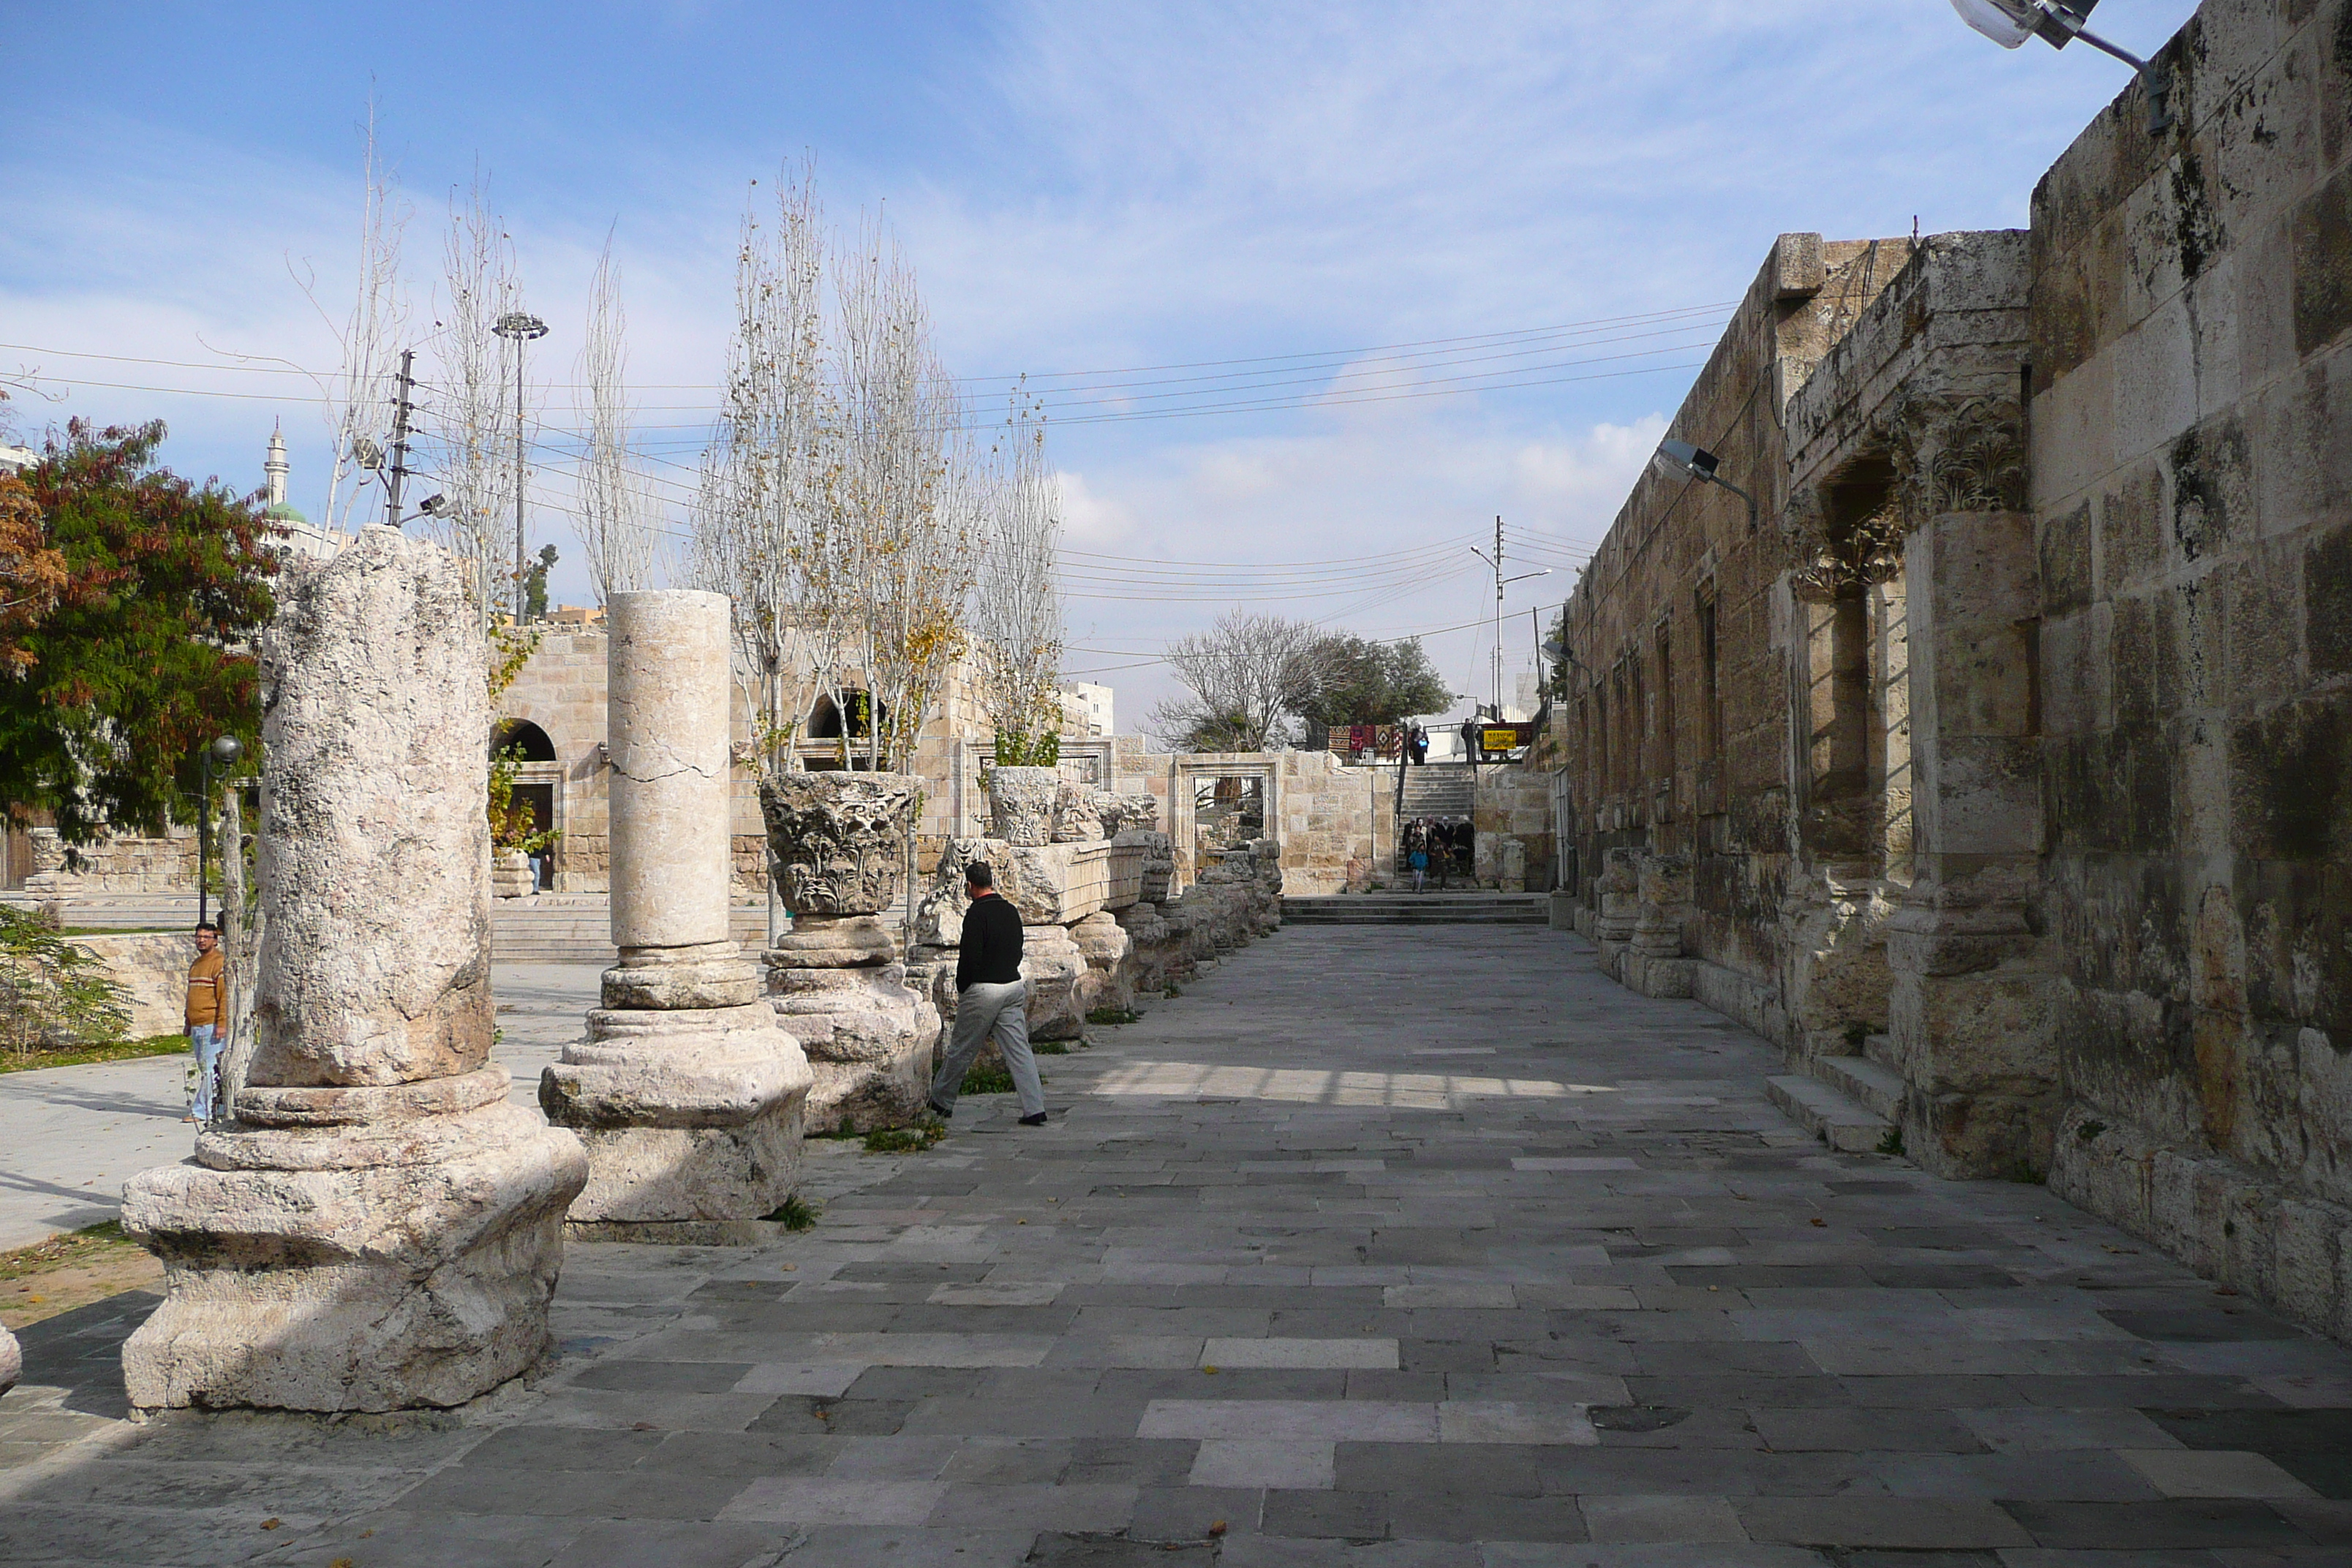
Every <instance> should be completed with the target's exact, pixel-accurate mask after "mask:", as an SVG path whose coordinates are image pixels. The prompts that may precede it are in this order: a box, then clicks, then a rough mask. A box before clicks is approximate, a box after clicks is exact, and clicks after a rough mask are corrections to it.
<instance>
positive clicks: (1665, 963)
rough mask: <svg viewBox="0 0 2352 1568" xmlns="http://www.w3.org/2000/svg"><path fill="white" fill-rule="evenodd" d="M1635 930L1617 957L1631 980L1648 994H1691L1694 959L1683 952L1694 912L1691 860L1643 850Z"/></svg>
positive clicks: (1638, 872) (1625, 976) (1622, 971)
mask: <svg viewBox="0 0 2352 1568" xmlns="http://www.w3.org/2000/svg"><path fill="white" fill-rule="evenodd" d="M1634 897H1635V900H1636V906H1635V907H1636V910H1637V913H1636V914H1635V915H1634V917H1633V937H1632V939H1631V940H1630V941H1629V942H1627V943H1626V947H1625V951H1624V952H1623V953H1622V954H1621V955H1620V956H1619V958H1618V960H1617V967H1618V972H1619V973H1620V974H1621V975H1622V978H1623V979H1624V982H1625V984H1626V985H1627V986H1628V987H1629V988H1631V989H1633V990H1635V991H1638V992H1640V993H1641V994H1643V995H1644V996H1687V995H1689V994H1691V978H1692V970H1693V968H1694V967H1695V961H1694V960H1691V959H1687V958H1685V957H1684V956H1683V922H1684V921H1687V920H1688V919H1689V918H1690V912H1691V867H1690V860H1689V858H1687V857H1685V856H1681V855H1644V856H1643V857H1642V858H1641V860H1640V864H1639V868H1638V869H1637V870H1636V872H1635V893H1634Z"/></svg>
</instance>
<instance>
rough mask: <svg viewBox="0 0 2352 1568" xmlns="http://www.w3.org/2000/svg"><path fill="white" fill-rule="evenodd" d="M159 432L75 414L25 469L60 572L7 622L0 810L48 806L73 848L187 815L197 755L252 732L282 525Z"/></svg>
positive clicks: (154, 828)
mask: <svg viewBox="0 0 2352 1568" xmlns="http://www.w3.org/2000/svg"><path fill="white" fill-rule="evenodd" d="M162 442H163V421H162V420H160V419H159V420H154V421H152V422H151V423H149V424H146V425H142V426H110V427H108V428H106V429H104V430H93V429H92V427H91V426H90V425H89V421H87V420H82V419H76V420H73V421H71V422H70V423H69V424H68V425H67V426H66V432H65V437H64V439H63V441H62V442H60V441H59V440H58V438H57V437H55V436H52V437H50V439H49V441H48V443H47V449H46V450H45V451H44V452H43V454H42V456H41V459H40V461H38V462H37V463H35V464H33V465H31V466H30V467H28V468H26V469H25V470H24V471H23V473H22V475H21V476H20V477H21V478H22V479H23V481H24V484H25V489H26V492H27V493H28V494H29V496H30V499H31V503H32V506H33V509H34V510H35V511H36V512H37V515H38V518H39V528H40V533H41V540H40V543H41V546H42V548H44V549H46V550H48V551H53V552H56V555H57V557H58V560H59V561H60V562H61V563H62V566H61V570H62V573H63V577H64V580H63V582H62V583H61V584H58V585H57V586H56V588H55V591H54V593H51V594H47V595H44V598H43V603H42V604H41V605H39V606H38V608H37V612H35V613H34V614H32V615H31V616H29V617H28V618H29V621H30V624H29V625H26V626H16V627H12V628H11V633H10V637H9V641H10V645H11V646H10V651H11V655H12V662H11V664H10V665H9V667H7V668H0V802H5V803H6V805H7V806H8V807H9V809H10V811H11V812H12V814H15V815H16V816H19V817H20V818H21V817H22V816H24V815H26V814H27V813H29V812H32V811H37V810H46V811H48V812H50V813H52V814H54V817H55V820H56V823H57V827H58V836H59V837H61V838H63V839H64V841H65V843H66V844H67V846H68V849H71V848H72V847H78V846H81V845H86V844H89V842H91V841H92V840H93V839H95V838H97V837H99V836H100V834H101V833H103V832H105V831H107V830H109V829H111V830H113V831H116V832H135V833H148V834H156V833H161V832H163V829H164V827H165V826H166V825H167V824H169V823H171V822H173V821H175V820H187V821H193V820H194V805H195V802H194V796H195V795H196V793H197V790H198V787H199V780H200V778H201V766H200V763H199V761H198V757H197V752H198V748H199V747H201V746H202V745H203V744H204V743H205V742H207V741H210V740H211V739H212V738H213V737H214V736H215V735H219V734H223V733H226V734H232V735H235V736H236V737H237V738H238V739H240V740H242V741H244V742H246V744H247V748H248V753H247V754H251V748H253V747H254V746H255V745H256V744H257V742H258V740H259V730H260V718H261V715H260V705H259V701H258V669H257V666H256V663H255V660H254V658H253V655H252V653H251V652H250V651H249V649H250V646H251V642H252V639H253V637H255V635H256V634H257V632H258V631H259V630H260V628H261V627H262V626H263V625H264V624H266V623H267V622H268V619H269V616H270V613H271V610H272V607H273V605H272V601H271V597H270V591H269V583H270V579H271V578H272V577H273V576H274V575H275V574H276V573H277V570H278V558H277V553H276V552H274V551H273V550H271V549H270V548H269V542H270V540H271V539H273V538H274V537H276V536H278V534H279V533H280V532H281V531H280V530H278V529H276V528H274V527H272V526H271V525H270V524H269V523H268V522H266V521H263V519H262V516H261V512H260V510H259V508H258V507H257V506H256V505H255V504H254V503H253V502H252V501H251V500H240V499H238V498H237V497H236V496H235V495H234V494H232V493H231V492H230V491H229V490H228V489H226V488H224V487H223V486H222V485H221V484H220V483H219V481H217V480H207V481H206V482H205V484H204V485H203V486H202V487H201V488H199V487H198V486H195V485H193V484H191V483H190V482H189V481H188V480H186V479H181V478H180V477H179V476H177V475H175V474H173V473H172V472H171V471H170V470H169V469H166V468H160V467H158V466H156V464H155V460H154V458H155V448H156V447H158V446H159V445H161V444H162Z"/></svg>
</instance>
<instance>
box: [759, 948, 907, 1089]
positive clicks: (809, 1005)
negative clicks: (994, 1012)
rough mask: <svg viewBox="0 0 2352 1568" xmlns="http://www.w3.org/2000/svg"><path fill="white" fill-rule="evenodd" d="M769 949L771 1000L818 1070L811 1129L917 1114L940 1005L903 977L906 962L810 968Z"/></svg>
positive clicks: (792, 956) (796, 956) (793, 954)
mask: <svg viewBox="0 0 2352 1568" xmlns="http://www.w3.org/2000/svg"><path fill="white" fill-rule="evenodd" d="M803 956H804V954H803V953H800V952H792V951H788V950H771V951H770V952H769V953H768V963H769V969H768V990H769V993H770V994H769V997H768V1005H770V1006H771V1007H772V1008H773V1009H774V1010H775V1013H776V1016H777V1017H778V1018H779V1019H780V1020H781V1021H782V1024H783V1025H784V1026H787V1027H789V1028H790V1029H791V1030H792V1032H793V1036H794V1037H796V1038H797V1039H799V1040H800V1042H801V1045H802V1048H803V1050H805V1051H806V1052H807V1053H808V1058H809V1068H810V1070H811V1071H812V1072H813V1073H814V1074H815V1087H814V1088H813V1089H810V1091H809V1097H808V1105H807V1110H806V1112H805V1115H806V1119H807V1121H806V1125H807V1130H808V1131H811V1132H870V1131H874V1130H875V1129H877V1128H882V1127H903V1126H905V1125H906V1124H907V1123H908V1122H909V1121H913V1120H914V1119H915V1118H916V1117H917V1116H918V1115H919V1114H921V1112H922V1109H923V1105H924V1102H925V1100H927V1099H928V1098H929V1093H930V1087H931V1055H932V1047H934V1046H935V1045H937V1044H938V1042H939V1037H940V1012H939V1009H938V1008H936V1007H934V1006H933V1005H931V1003H930V1001H929V998H927V997H925V996H923V995H920V994H918V993H916V992H914V991H912V990H910V989H908V986H907V985H906V984H904V982H905V979H906V973H907V972H906V969H905V967H904V966H903V965H900V964H897V963H885V964H880V965H877V966H875V967H871V968H863V969H811V968H806V967H803V966H802V965H801V964H799V963H797V962H779V961H780V960H784V961H797V960H798V959H800V958H801V957H803Z"/></svg>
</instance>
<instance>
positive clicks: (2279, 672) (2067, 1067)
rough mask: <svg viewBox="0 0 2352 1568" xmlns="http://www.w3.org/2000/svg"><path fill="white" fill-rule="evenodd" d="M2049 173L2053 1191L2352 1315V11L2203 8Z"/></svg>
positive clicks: (2316, 1317)
mask: <svg viewBox="0 0 2352 1568" xmlns="http://www.w3.org/2000/svg"><path fill="white" fill-rule="evenodd" d="M2162 58H2164V60H2165V61H2166V62H2167V63H2168V64H2169V65H2170V66H2171V68H2172V69H2173V72H2174V78H2175V89H2174V95H2173V105H2174V108H2175V110H2176V112H2177V113H2178V114H2179V117H2180V121H2181V123H2180V124H2179V127H2178V128H2176V129H2174V130H2172V131H2170V132H2166V133H2164V134H2162V135H2159V136H2155V137H2151V136H2150V135H2149V133H2148V132H2147V129H2146V127H2145V124H2144V121H2143V115H2142V109H2141V104H2140V100H2139V98H2138V95H2137V91H2136V90H2135V91H2133V92H2127V93H2126V95H2125V96H2124V98H2122V99H2121V100H2118V101H2117V103H2116V105H2115V106H2114V107H2113V108H2112V109H2110V110H2108V111H2107V112H2106V113H2105V114H2103V115H2102V116H2101V117H2100V118H2099V119H2098V121H2095V123H2094V124H2093V125H2092V126H2091V127H2090V128H2089V129H2088V130H2087V131H2085V132H2084V134H2083V135H2082V137H2081V138H2080V139H2079V140H2078V141H2077V142H2075V144H2074V147H2073V148H2071V149H2070V150H2069V151H2068V152H2067V153H2066V154H2065V156H2063V158H2061V159H2060V160H2059V161H2058V163H2056V164H2055V165H2054V166H2053V168H2052V169H2051V171H2050V173H2049V174H2048V175H2047V176H2046V177H2045V178H2044V179H2043V180H2042V184H2041V185H2040V186H2039V188H2038V189H2037V190H2036V192H2035V194H2034V203H2033V246H2034V293H2033V376H2034V389H2035V393H2036V395H2035V397H2034V400H2033V403H2032V459H2033V464H2032V466H2033V511H2034V515H2035V519H2036V523H2037V528H2038V541H2037V542H2038V547H2039V552H2040V567H2041V571H2040V576H2041V585H2042V605H2041V616H2042V619H2041V628H2040V630H2041V662H2042V680H2041V695H2042V728H2043V732H2044V735H2045V737H2046V740H2045V748H2046V749H2045V773H2046V784H2045V790H2046V801H2047V815H2048V827H2047V831H2048V835H2049V840H2050V841H2049V848H2048V856H2047V868H2048V877H2049V880H2050V891H2049V897H2050V900H2051V904H2052V906H2053V910H2054V911H2055V917H2056V919H2057V920H2058V921H2059V923H2060V927H2061V931H2062V934H2063V942H2064V945H2065V950H2066V952H2067V955H2068V970H2067V979H2068V981H2069V982H2070V983H2071V989H2072V1002H2071V1012H2070V1016H2069V1017H2068V1020H2067V1023H2066V1026H2065V1027H2064V1029H2063V1032H2062V1037H2063V1053H2064V1054H2063V1074H2064V1086H2065V1091H2066V1093H2067V1095H2068V1097H2069V1099H2070V1105H2069V1108H2068V1111H2067V1115H2066V1118H2065V1121H2063V1124H2062V1126H2061V1127H2060V1130H2059V1132H2058V1136H2057V1148H2056V1155H2055V1167H2054V1170H2053V1185H2055V1186H2056V1187H2058V1188H2059V1189H2060V1190H2061V1191H2063V1192H2064V1193H2065V1194H2067V1195H2068V1196H2070V1197H2073V1198H2074V1199H2076V1200H2077V1201H2079V1202H2082V1203H2084V1204H2086V1205H2089V1206H2090V1207H2092V1208H2094V1209H2095V1210H2097V1211H2098V1212H2100V1213H2102V1214H2104V1215H2107V1216H2108V1217H2110V1218H2113V1219H2116V1220H2117V1221H2118V1222H2120V1223H2122V1224H2123V1225H2125V1226H2127V1227H2129V1228H2131V1229H2133V1230H2135V1231H2136V1232H2137V1233H2138V1234H2140V1235H2143V1236H2147V1237H2152V1238H2154V1239H2155V1240H2157V1241H2158V1243H2159V1244H2161V1245H2162V1246H2164V1247H2166V1248H2167V1249H2168V1250H2171V1251H2174V1252H2176V1253H2178V1254H2179V1255H2180V1256H2181V1257H2183V1258H2186V1259H2187V1260H2189V1262H2190V1263H2192V1264H2193V1265H2195V1266H2196V1267H2198V1268H2201V1269H2205V1270H2207V1271H2209V1272H2211V1273H2213V1274H2215V1275H2217V1276H2219V1277H2221V1278H2222V1279H2225V1280H2228V1281H2229V1282H2231V1283H2233V1284H2236V1285H2239V1286H2240V1287H2241V1288H2245V1289H2254V1290H2258V1291H2260V1292H2262V1293H2263V1294H2264V1295H2266V1296H2268V1297H2269V1298H2270V1299H2272V1300H2274V1301H2277V1302H2279V1303H2280V1304H2281V1305H2283V1306H2284V1307H2285V1308H2286V1309H2287V1310H2290V1311H2292V1312H2294V1314H2295V1315H2296V1316H2298V1317H2300V1318H2301V1319H2303V1320H2304V1321H2306V1322H2310V1323H2314V1324H2315V1325H2319V1326H2322V1327H2326V1328H2327V1329H2329V1330H2330V1331H2333V1332H2335V1333H2336V1334H2338V1335H2344V1334H2347V1333H2352V1210H2347V1207H2346V1206H2344V1205H2352V162H2347V157H2352V4H2347V0H2327V3H2320V4H2311V3H2302V4H2294V5H2278V4H2257V3H2255V0H2210V3H2209V4H2207V5H2205V6H2204V8H2203V9H2202V11H2200V14H2199V15H2198V16H2197V17H2196V18H2195V19H2193V20H2192V21H2191V22H2190V23H2189V26H2187V27H2185V28H2184V29H2183V30H2182V32H2181V33H2180V34H2179V36H2178V37H2176V38H2175V40H2174V41H2173V43H2172V44H2171V45H2170V46H2169V47H2168V48H2167V50H2166V51H2165V54H2164V56H2163V57H2162Z"/></svg>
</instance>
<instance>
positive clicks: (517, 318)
mask: <svg viewBox="0 0 2352 1568" xmlns="http://www.w3.org/2000/svg"><path fill="white" fill-rule="evenodd" d="M490 331H494V332H496V333H497V334H498V335H499V336H500V337H502V338H511V339H513V340H514V346H515V569H514V618H515V625H516V626H521V625H522V610H523V584H524V580H525V579H526V578H527V577H528V576H529V575H530V557H529V555H528V554H527V553H526V552H525V551H524V549H523V540H522V434H523V432H522V421H523V410H522V346H523V344H525V343H527V342H530V341H531V340H532V339H533V338H543V337H545V336H547V323H546V322H545V321H541V320H540V319H539V318H538V317H537V316H533V315H530V314H529V313H527V312H525V311H522V310H509V311H508V312H507V313H506V314H505V315H503V316H500V317H499V321H498V325H496V326H494V327H492V328H491V329H490Z"/></svg>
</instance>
